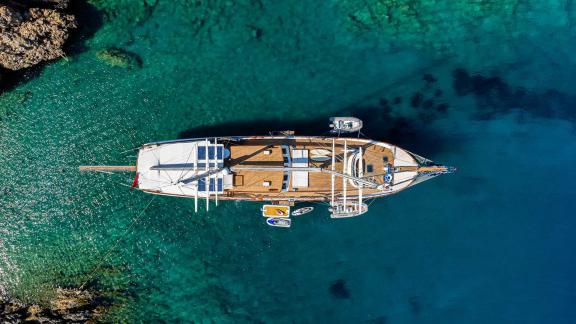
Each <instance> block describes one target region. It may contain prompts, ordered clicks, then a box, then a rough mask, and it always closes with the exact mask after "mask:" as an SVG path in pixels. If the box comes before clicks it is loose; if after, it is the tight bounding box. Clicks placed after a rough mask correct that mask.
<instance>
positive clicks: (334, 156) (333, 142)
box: [330, 138, 336, 206]
mask: <svg viewBox="0 0 576 324" xmlns="http://www.w3.org/2000/svg"><path fill="white" fill-rule="evenodd" d="M335 163H336V142H335V141H334V138H332V171H334V168H335V167H336V166H335V165H334V164H335ZM331 178H332V181H331V182H330V186H331V187H332V188H331V190H332V200H331V201H330V205H331V206H334V180H335V178H336V176H335V175H334V173H332V176H331Z"/></svg>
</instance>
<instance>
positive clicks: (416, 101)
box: [410, 92, 424, 108]
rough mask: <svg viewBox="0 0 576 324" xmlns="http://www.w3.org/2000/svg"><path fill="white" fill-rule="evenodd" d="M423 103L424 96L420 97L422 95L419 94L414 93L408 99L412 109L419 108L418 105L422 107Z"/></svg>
mask: <svg viewBox="0 0 576 324" xmlns="http://www.w3.org/2000/svg"><path fill="white" fill-rule="evenodd" d="M423 101H424V95H422V93H420V92H416V93H414V94H413V95H412V97H411V98H410V106H411V107H412V108H418V107H420V105H422V102H423Z"/></svg>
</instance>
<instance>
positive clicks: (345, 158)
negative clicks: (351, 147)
mask: <svg viewBox="0 0 576 324" xmlns="http://www.w3.org/2000/svg"><path fill="white" fill-rule="evenodd" d="M347 153H348V142H346V139H344V164H343V165H344V166H343V167H342V173H343V174H346V169H347V163H348V159H347V155H348V154H347ZM347 181H348V179H346V178H344V177H343V178H342V192H343V194H344V206H346V185H347V183H346V182H347Z"/></svg>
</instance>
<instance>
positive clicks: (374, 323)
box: [366, 316, 388, 324]
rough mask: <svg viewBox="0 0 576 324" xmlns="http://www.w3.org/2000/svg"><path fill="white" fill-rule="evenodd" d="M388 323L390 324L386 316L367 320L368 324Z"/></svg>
mask: <svg viewBox="0 0 576 324" xmlns="http://www.w3.org/2000/svg"><path fill="white" fill-rule="evenodd" d="M386 323H388V317H386V316H378V317H375V318H371V319H369V320H366V324H386Z"/></svg>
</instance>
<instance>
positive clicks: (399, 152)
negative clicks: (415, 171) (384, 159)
mask: <svg viewBox="0 0 576 324" xmlns="http://www.w3.org/2000/svg"><path fill="white" fill-rule="evenodd" d="M394 166H395V167H398V166H418V161H416V159H414V158H413V157H412V155H410V154H409V153H408V152H406V151H405V150H403V149H401V148H399V147H396V148H395V149H394Z"/></svg>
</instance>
